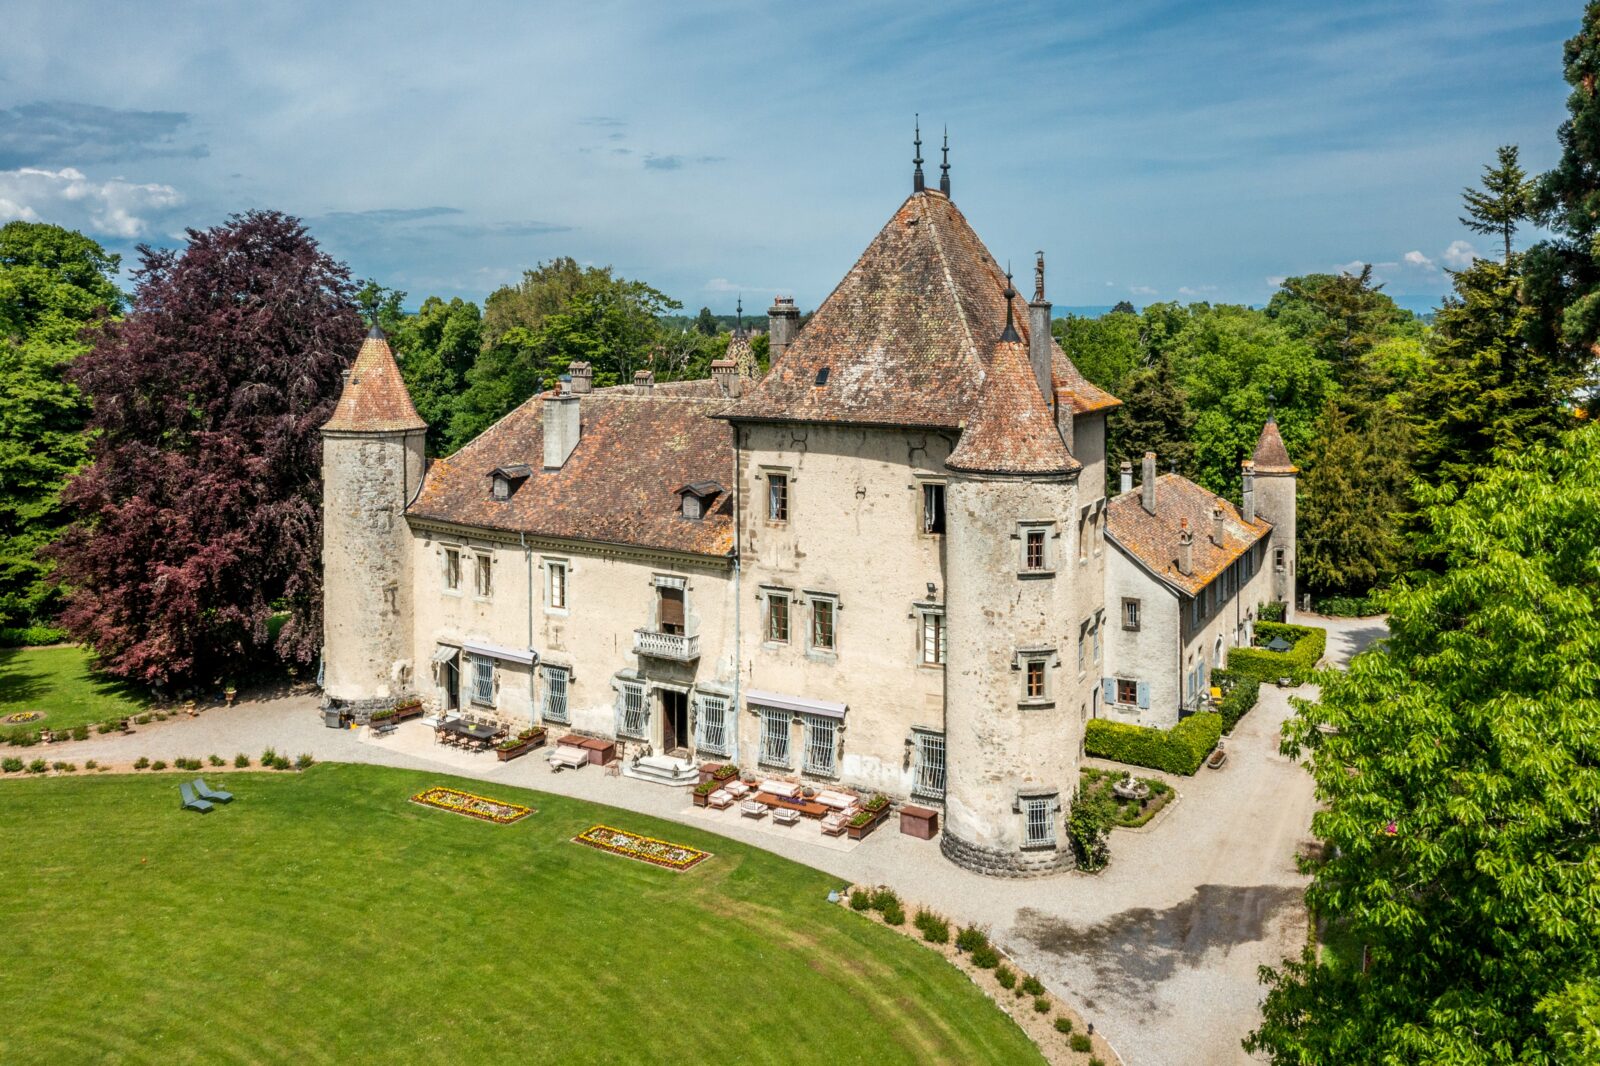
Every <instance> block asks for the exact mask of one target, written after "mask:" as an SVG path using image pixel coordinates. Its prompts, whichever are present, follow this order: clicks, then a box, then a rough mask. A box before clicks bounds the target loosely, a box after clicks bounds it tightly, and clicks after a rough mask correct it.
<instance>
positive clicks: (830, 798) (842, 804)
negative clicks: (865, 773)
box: [817, 788, 857, 811]
mask: <svg viewBox="0 0 1600 1066" xmlns="http://www.w3.org/2000/svg"><path fill="white" fill-rule="evenodd" d="M817 802H818V803H820V804H822V805H823V806H824V807H832V808H833V809H834V810H836V811H847V810H849V809H850V808H851V807H854V806H855V805H856V802H857V801H856V797H854V796H852V795H850V793H848V792H836V791H834V790H833V789H831V788H825V789H823V790H822V791H821V792H818V793H817Z"/></svg>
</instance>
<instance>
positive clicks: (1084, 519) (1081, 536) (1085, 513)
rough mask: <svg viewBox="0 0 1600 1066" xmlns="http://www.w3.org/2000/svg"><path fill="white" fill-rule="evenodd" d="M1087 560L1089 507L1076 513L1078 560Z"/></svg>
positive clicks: (1081, 561) (1083, 561) (1082, 561)
mask: <svg viewBox="0 0 1600 1066" xmlns="http://www.w3.org/2000/svg"><path fill="white" fill-rule="evenodd" d="M1088 561H1089V509H1088V508H1087V507H1085V508H1084V509H1083V510H1082V511H1080V512H1079V513H1078V562H1080V563H1086V562H1088Z"/></svg>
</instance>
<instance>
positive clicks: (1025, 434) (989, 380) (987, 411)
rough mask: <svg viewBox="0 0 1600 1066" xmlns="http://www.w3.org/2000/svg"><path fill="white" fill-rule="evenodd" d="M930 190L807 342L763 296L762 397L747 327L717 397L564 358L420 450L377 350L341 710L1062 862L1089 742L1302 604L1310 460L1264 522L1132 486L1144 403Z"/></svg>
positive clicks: (366, 378)
mask: <svg viewBox="0 0 1600 1066" xmlns="http://www.w3.org/2000/svg"><path fill="white" fill-rule="evenodd" d="M940 186H941V187H940V189H939V190H937V191H935V190H933V189H927V188H925V187H924V186H923V181H922V177H921V169H920V160H919V166H918V170H917V176H916V180H915V185H914V191H913V193H912V195H911V196H910V197H909V198H908V199H907V200H906V201H905V202H904V203H903V204H901V205H900V207H899V209H898V210H896V211H895V213H894V215H893V217H891V218H890V219H889V221H888V223H887V225H885V226H884V227H883V229H882V230H881V231H880V232H879V233H878V235H877V236H876V237H875V238H874V239H873V241H872V243H871V244H870V245H869V246H868V248H867V250H866V251H865V252H864V253H863V254H862V256H861V257H860V259H859V260H858V261H857V262H856V264H855V265H854V266H853V267H852V268H851V269H850V271H849V273H848V274H846V275H845V277H844V279H843V280H842V281H841V282H840V283H839V285H838V287H837V288H836V289H835V290H834V291H833V293H832V294H831V295H830V296H828V298H827V299H826V300H825V301H824V302H823V303H822V305H821V306H820V307H819V308H818V309H817V310H816V312H815V314H814V315H813V316H812V318H811V320H810V321H809V323H808V324H807V325H806V327H805V329H804V330H801V329H800V328H799V325H800V316H799V313H798V311H797V309H796V307H795V305H794V302H793V301H792V300H784V299H781V298H780V299H779V300H777V301H776V302H775V303H774V305H773V307H772V309H771V311H770V313H769V329H770V345H771V347H770V351H771V369H770V371H769V372H767V373H766V374H765V375H764V376H763V375H762V374H761V372H760V370H759V368H758V366H757V364H756V362H755V360H754V358H753V356H751V355H750V353H749V348H748V345H747V344H744V345H743V347H742V349H741V347H740V345H741V344H742V338H736V339H735V342H734V344H733V345H731V346H730V350H729V353H728V358H726V359H724V360H720V361H718V362H717V363H716V364H714V365H713V367H712V376H711V378H710V379H708V380H701V381H685V382H670V383H668V382H662V383H657V382H654V381H653V380H652V377H651V374H650V373H649V372H648V371H645V372H641V373H640V374H638V375H637V376H636V377H635V380H634V383H633V384H632V385H624V386H618V387H614V388H603V389H596V388H593V387H592V374H591V370H590V368H589V366H588V365H586V364H581V363H574V364H573V365H572V366H571V368H570V374H569V375H568V376H567V377H565V378H563V380H562V381H561V382H560V384H559V387H558V388H556V389H555V390H552V391H549V392H546V393H544V394H542V395H539V396H535V397H533V398H532V399H530V400H528V401H527V402H526V403H524V404H523V405H522V406H520V407H518V408H517V409H516V410H514V411H512V412H511V413H510V414H509V415H507V416H506V417H505V418H503V419H502V420H501V421H499V422H498V423H496V424H495V425H494V426H492V427H491V428H489V429H488V430H486V431H485V432H484V433H483V434H482V435H481V436H480V437H478V438H477V439H476V440H474V441H472V442H471V443H469V444H467V445H466V446H465V447H463V448H462V449H461V450H460V451H458V452H456V453H455V454H454V455H451V456H449V457H448V458H445V459H439V460H436V461H434V462H432V463H431V464H426V465H425V464H424V460H423V432H424V424H423V422H422V420H421V419H420V418H418V417H417V414H416V410H415V408H414V407H413V406H412V404H411V401H410V399H409V397H408V396H407V394H406V390H405V387H404V385H403V384H402V382H401V378H400V374H399V371H398V369H397V367H396V365H395V363H394V360H393V357H392V356H391V354H390V352H389V348H388V345H387V343H386V342H385V340H384V338H383V336H382V334H381V333H379V332H378V331H376V330H374V331H373V333H372V334H370V335H369V337H368V339H367V340H366V342H365V343H364V344H363V346H362V348H361V352H360V354H359V355H358V357H357V358H356V360H355V363H354V364H353V366H352V367H351V370H350V373H349V375H348V378H347V381H346V383H345V386H344V389H343V392H342V394H341V396H340V398H339V402H338V407H337V409H336V411H335V413H334V415H333V417H332V418H331V419H330V420H329V422H328V423H327V425H326V426H325V427H324V430H323V437H324V448H323V469H324V479H325V522H326V524H325V532H324V562H325V572H326V589H327V596H326V604H325V618H326V623H325V624H326V636H325V647H324V681H323V684H324V690H325V694H326V698H327V699H328V700H329V701H330V702H332V703H336V704H340V705H348V706H350V707H351V708H353V709H355V710H357V711H360V710H363V709H370V708H374V707H377V706H379V705H385V704H389V703H392V702H393V701H395V700H397V699H399V698H402V697H408V696H412V695H416V696H420V697H421V699H422V700H423V701H424V702H425V703H426V704H428V705H429V706H431V707H434V708H448V709H462V710H467V711H470V712H473V713H476V714H479V715H482V716H488V717H493V718H496V719H499V720H502V721H505V722H507V723H508V724H511V725H525V724H528V723H542V724H545V725H547V726H549V727H550V728H551V729H554V730H556V731H557V732H560V733H565V732H577V733H584V734H590V735H595V736H601V737H605V738H615V739H617V740H619V741H621V742H622V745H623V747H624V748H625V749H626V752H627V755H626V756H625V762H626V763H627V764H628V767H629V772H632V773H635V774H639V775H644V776H652V777H657V778H659V779H662V780H664V781H666V782H667V783H682V782H685V781H689V782H692V781H693V780H695V775H694V772H693V769H692V767H693V765H694V763H695V762H698V761H705V760H716V761H728V760H731V761H736V762H738V763H739V764H740V765H741V766H743V767H747V768H750V769H752V770H755V771H756V772H758V773H760V774H762V775H764V776H787V777H792V778H796V779H800V780H805V781H811V782H814V783H816V784H818V785H823V784H837V785H843V786H847V787H854V788H858V789H862V790H878V791H882V792H884V793H886V794H888V795H890V796H892V797H895V798H897V799H911V798H915V800H916V801H917V802H920V803H925V804H933V805H936V806H942V808H943V812H944V815H945V817H944V823H943V824H944V832H943V835H942V841H943V843H942V847H943V849H944V852H945V854H946V855H948V856H949V857H950V858H951V859H952V860H953V861H955V862H957V863H960V864H961V865H963V866H967V867H971V868H974V869H978V870H982V871H985V872H989V873H999V874H1011V875H1015V874H1028V873H1036V872H1046V871H1050V870H1054V869H1058V868H1062V867H1065V866H1068V865H1070V864H1071V862H1072V853H1071V849H1070V847H1069V844H1068V841H1067V836H1066V832H1065V822H1064V820H1065V815H1066V809H1067V807H1068V805H1069V803H1070V800H1071V797H1072V795H1073V792H1074V789H1075V786H1076V782H1077V777H1078V764H1079V759H1080V756H1081V753H1082V747H1083V736H1084V728H1085V722H1086V721H1087V720H1088V719H1089V718H1090V717H1095V716H1099V717H1107V718H1114V719H1117V720H1120V721H1126V722H1134V723H1139V724H1145V725H1152V726H1159V727H1166V726H1170V725H1173V724H1175V723H1176V722H1177V721H1178V719H1179V717H1180V716H1181V715H1183V714H1185V713H1188V712H1190V711H1192V710H1194V709H1195V708H1196V706H1197V705H1198V702H1199V701H1200V700H1201V699H1202V697H1203V694H1204V693H1205V692H1206V691H1207V689H1208V678H1209V675H1210V672H1211V671H1212V670H1214V669H1215V668H1217V667H1218V666H1220V665H1221V663H1222V661H1223V656H1224V655H1225V653H1226V650H1227V649H1228V648H1229V647H1232V646H1235V645H1238V644H1245V643H1247V642H1248V641H1249V640H1250V638H1251V627H1252V625H1253V623H1254V621H1255V618H1256V615H1257V611H1258V610H1259V607H1260V605H1261V604H1262V603H1264V602H1267V601H1269V600H1277V601H1284V602H1291V603H1292V601H1293V593H1294V565H1295V561H1294V520H1295V468H1294V466H1293V464H1292V463H1290V461H1289V457H1288V455H1287V453H1286V452H1285V450H1284V447H1283V442H1282V439H1281V438H1280V437H1279V435H1278V431H1277V427H1276V426H1275V425H1273V424H1271V423H1269V424H1268V425H1267V426H1266V427H1265V429H1264V430H1263V432H1262V435H1261V441H1260V445H1259V446H1258V448H1257V451H1256V454H1255V458H1254V462H1253V464H1252V463H1250V462H1247V463H1245V464H1244V492H1243V501H1242V506H1241V507H1235V506H1234V505H1233V504H1232V503H1230V502H1228V501H1225V500H1222V499H1219V498H1217V497H1216V496H1214V495H1213V494H1211V493H1210V492H1208V491H1206V490H1204V489H1202V488H1201V487H1200V486H1198V485H1196V484H1194V483H1193V482H1190V481H1187V480H1185V479H1184V478H1182V477H1179V476H1177V475H1176V474H1166V475H1160V476H1158V475H1157V473H1156V468H1155V457H1154V456H1147V457H1146V458H1145V461H1144V469H1143V472H1142V478H1141V484H1140V485H1139V486H1138V487H1135V486H1134V485H1133V475H1132V471H1131V470H1129V469H1127V468H1126V467H1124V469H1123V470H1122V472H1121V484H1120V488H1121V491H1120V493H1119V494H1118V495H1117V496H1115V497H1114V498H1109V499H1108V498H1107V496H1106V494H1105V489H1104V487H1105V484H1106V476H1105V463H1106V417H1107V415H1108V413H1109V412H1110V411H1111V410H1112V409H1114V408H1115V407H1117V406H1118V405H1119V403H1120V401H1119V400H1117V399H1116V398H1115V397H1113V396H1111V395H1109V394H1108V393H1106V392H1105V391H1103V390H1101V389H1099V388H1097V387H1096V386H1095V385H1094V384H1092V383H1091V382H1089V381H1088V380H1087V379H1086V378H1084V377H1083V376H1082V375H1081V374H1080V373H1079V372H1078V370H1077V368H1076V367H1075V366H1074V365H1073V364H1072V361H1071V360H1070V359H1069V358H1068V357H1067V355H1066V354H1065V353H1064V352H1063V351H1062V349H1061V348H1060V347H1059V346H1058V345H1057V344H1056V342H1055V340H1054V339H1053V338H1052V336H1051V333H1050V315H1051V305H1050V303H1049V302H1048V301H1047V299H1046V297H1045V284H1044V263H1043V258H1042V256H1041V257H1040V259H1039V262H1038V265H1037V267H1036V272H1035V286H1034V293H1033V299H1032V300H1031V301H1029V302H1027V303H1025V304H1024V303H1023V302H1022V301H1021V298H1020V297H1019V295H1018V294H1017V293H1016V292H1015V290H1014V289H1013V288H1012V286H1011V280H1010V277H1009V276H1008V274H1007V273H1006V272H1005V271H1003V270H1002V269H1001V267H1000V266H999V264H998V263H997V262H996V260H995V259H994V257H993V256H991V255H990V254H989V252H988V250H987V249H986V248H985V247H984V245H983V243H982V242H981V241H980V240H979V238H978V236H977V234H976V233H975V232H974V231H973V229H972V228H971V226H970V225H969V224H968V223H967V220H966V218H965V217H964V216H963V215H962V214H961V212H960V211H959V210H958V209H957V208H956V206H955V204H954V202H953V201H952V200H951V197H950V194H949V180H948V169H946V170H945V177H944V178H943V179H942V180H941V183H940ZM641 753H643V754H645V755H648V756H649V759H648V761H642V760H641V761H640V762H637V763H635V762H634V761H633V757H634V756H638V755H640V754H641Z"/></svg>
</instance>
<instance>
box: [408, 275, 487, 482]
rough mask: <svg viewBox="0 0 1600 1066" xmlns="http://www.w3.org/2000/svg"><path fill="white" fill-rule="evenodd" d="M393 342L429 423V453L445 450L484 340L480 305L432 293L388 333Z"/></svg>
mask: <svg viewBox="0 0 1600 1066" xmlns="http://www.w3.org/2000/svg"><path fill="white" fill-rule="evenodd" d="M389 340H390V344H391V346H392V347H393V349H394V353H395V357H396V359H397V360H398V362H399V365H400V375H401V377H402V378H404V379H405V383H406V388H407V389H408V390H409V391H410V393H411V402H412V403H414V404H416V407H417V414H419V415H421V416H422V418H423V420H424V421H426V422H427V423H428V442H427V446H428V454H429V455H439V454H441V453H442V452H443V450H444V447H445V442H446V439H447V437H448V434H449V431H450V428H451V426H452V424H453V422H454V420H455V415H456V411H457V409H458V407H459V404H460V398H461V393H462V390H463V389H464V388H465V387H466V381H467V373H468V371H470V370H471V369H472V368H473V367H474V366H475V365H477V361H478V356H479V353H480V350H481V348H482V344H483V318H482V316H481V315H480V314H479V313H478V305H477V304H475V303H472V302H471V301H470V300H463V299H461V298H459V297H456V298H454V299H452V300H450V301H449V302H448V303H446V302H445V301H444V300H441V299H440V298H439V297H437V296H430V297H428V298H427V299H426V300H424V301H423V302H422V307H421V309H420V310H418V311H417V313H416V314H414V315H407V316H406V317H405V318H403V319H401V320H400V322H399V323H398V324H397V325H396V327H395V329H394V332H393V333H391V334H390V335H389Z"/></svg>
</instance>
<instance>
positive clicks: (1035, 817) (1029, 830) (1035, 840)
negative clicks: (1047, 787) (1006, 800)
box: [1022, 796, 1056, 848]
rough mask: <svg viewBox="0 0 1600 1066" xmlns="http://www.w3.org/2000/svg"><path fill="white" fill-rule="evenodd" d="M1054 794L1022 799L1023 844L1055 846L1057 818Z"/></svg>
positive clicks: (1032, 846) (1028, 845)
mask: <svg viewBox="0 0 1600 1066" xmlns="http://www.w3.org/2000/svg"><path fill="white" fill-rule="evenodd" d="M1055 805H1056V799H1055V797H1054V796H1028V797H1027V798H1025V799H1024V800H1023V801H1022V816H1023V840H1022V843H1023V846H1024V847H1029V848H1047V847H1054V846H1055V843H1056V820H1055V817H1054V813H1055Z"/></svg>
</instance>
